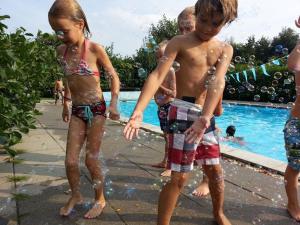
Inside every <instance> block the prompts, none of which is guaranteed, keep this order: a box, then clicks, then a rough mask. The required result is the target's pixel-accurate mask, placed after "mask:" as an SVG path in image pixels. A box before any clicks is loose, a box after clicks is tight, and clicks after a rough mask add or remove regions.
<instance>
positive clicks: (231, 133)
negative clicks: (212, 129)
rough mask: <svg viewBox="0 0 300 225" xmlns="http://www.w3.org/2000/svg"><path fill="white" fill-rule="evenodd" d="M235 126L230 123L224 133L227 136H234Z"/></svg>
mask: <svg viewBox="0 0 300 225" xmlns="http://www.w3.org/2000/svg"><path fill="white" fill-rule="evenodd" d="M235 130H236V129H235V126H233V125H230V126H228V127H227V128H226V134H227V136H231V137H234V134H235Z"/></svg>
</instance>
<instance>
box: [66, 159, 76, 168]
mask: <svg viewBox="0 0 300 225" xmlns="http://www.w3.org/2000/svg"><path fill="white" fill-rule="evenodd" d="M65 166H66V168H67V169H75V168H78V166H79V165H78V160H73V159H66V160H65Z"/></svg>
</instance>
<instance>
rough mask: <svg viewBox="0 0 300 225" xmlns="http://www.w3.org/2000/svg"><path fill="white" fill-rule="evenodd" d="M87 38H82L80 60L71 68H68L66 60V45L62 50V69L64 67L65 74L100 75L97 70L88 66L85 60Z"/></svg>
mask: <svg viewBox="0 0 300 225" xmlns="http://www.w3.org/2000/svg"><path fill="white" fill-rule="evenodd" d="M89 43H90V42H89V40H88V39H84V43H83V46H84V49H83V52H82V55H81V58H80V61H79V63H78V65H77V66H76V68H74V69H73V68H72V69H70V68H69V66H68V64H67V60H66V56H67V52H68V46H67V47H66V49H65V52H64V56H63V69H64V73H65V74H66V75H71V74H77V75H81V76H100V73H99V71H96V70H95V71H93V70H91V69H90V68H89V66H88V64H87V61H86V53H87V50H88V47H89Z"/></svg>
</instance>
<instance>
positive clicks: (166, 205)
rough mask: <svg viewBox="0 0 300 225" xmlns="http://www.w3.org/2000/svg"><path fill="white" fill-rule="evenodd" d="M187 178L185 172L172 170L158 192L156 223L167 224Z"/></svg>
mask: <svg viewBox="0 0 300 225" xmlns="http://www.w3.org/2000/svg"><path fill="white" fill-rule="evenodd" d="M187 178H188V174H187V173H180V172H174V171H173V172H172V174H171V181H170V182H168V183H167V184H166V185H165V186H164V187H163V189H162V191H161V192H160V196H159V203H158V218H157V225H169V223H170V220H171V216H172V214H173V211H174V208H175V206H176V202H177V199H178V196H179V194H180V191H181V190H182V189H183V187H184V183H185V182H186V180H187Z"/></svg>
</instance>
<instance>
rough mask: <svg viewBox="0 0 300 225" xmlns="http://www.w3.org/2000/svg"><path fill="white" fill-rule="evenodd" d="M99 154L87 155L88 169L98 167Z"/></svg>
mask: <svg viewBox="0 0 300 225" xmlns="http://www.w3.org/2000/svg"><path fill="white" fill-rule="evenodd" d="M98 156H99V154H92V153H87V154H86V157H85V165H86V167H87V168H93V167H95V166H97V165H98Z"/></svg>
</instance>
